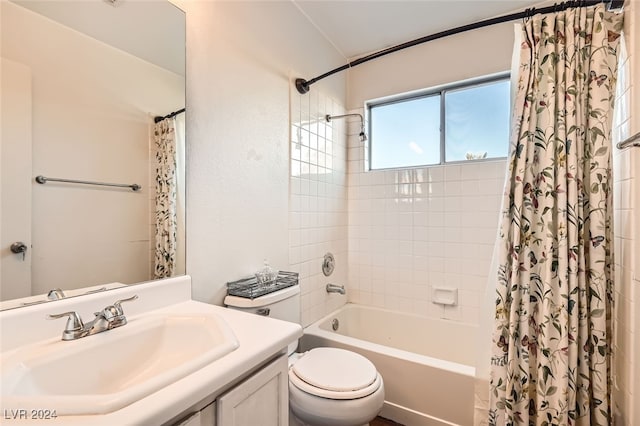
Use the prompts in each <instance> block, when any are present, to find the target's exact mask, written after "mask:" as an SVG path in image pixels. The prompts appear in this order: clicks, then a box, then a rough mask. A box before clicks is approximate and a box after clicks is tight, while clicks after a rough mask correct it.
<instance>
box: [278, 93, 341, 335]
mask: <svg viewBox="0 0 640 426" xmlns="http://www.w3.org/2000/svg"><path fill="white" fill-rule="evenodd" d="M291 86H292V87H293V84H292V85H291ZM326 114H331V115H339V114H344V107H343V106H342V105H341V104H340V103H338V102H336V101H335V100H333V99H331V98H330V97H328V96H326V95H325V94H324V93H323V92H322V91H320V90H318V89H317V88H316V87H314V88H313V90H311V91H310V92H309V93H307V94H306V95H299V94H298V93H297V92H296V91H295V90H293V91H292V93H291V138H290V139H291V155H290V159H291V162H290V164H291V169H290V188H289V264H290V268H291V270H292V271H295V272H299V273H300V287H301V293H302V296H301V298H302V300H301V302H302V323H303V325H304V326H307V325H309V324H311V323H312V322H314V321H316V320H318V319H320V318H322V317H323V316H324V315H326V314H328V313H330V312H331V311H333V310H335V309H337V308H338V307H340V306H341V305H343V304H344V303H346V296H341V295H338V294H327V292H326V291H325V286H326V285H327V283H334V284H339V285H346V278H347V186H346V165H347V164H346V137H345V124H344V122H343V121H342V120H333V121H331V122H326V120H325V118H324V117H325V115H326ZM326 252H331V253H333V255H334V256H335V259H336V269H335V271H334V273H333V274H332V275H331V276H330V277H325V276H324V275H323V274H322V269H321V266H322V259H323V256H324V254H325V253H326Z"/></svg>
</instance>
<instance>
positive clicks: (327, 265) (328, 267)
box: [322, 253, 336, 277]
mask: <svg viewBox="0 0 640 426" xmlns="http://www.w3.org/2000/svg"><path fill="white" fill-rule="evenodd" d="M335 267H336V259H335V258H334V257H333V254H331V253H327V254H325V255H324V260H323V261H322V273H323V274H324V276H325V277H328V276H329V275H331V274H333V270H334V269H335Z"/></svg>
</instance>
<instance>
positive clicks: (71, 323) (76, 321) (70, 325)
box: [47, 311, 84, 332]
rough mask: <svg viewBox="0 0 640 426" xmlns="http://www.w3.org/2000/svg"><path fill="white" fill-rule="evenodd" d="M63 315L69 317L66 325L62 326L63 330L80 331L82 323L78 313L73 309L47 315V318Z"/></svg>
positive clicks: (61, 316) (56, 317)
mask: <svg viewBox="0 0 640 426" xmlns="http://www.w3.org/2000/svg"><path fill="white" fill-rule="evenodd" d="M63 317H69V318H68V319H67V325H66V326H65V328H64V331H65V332H66V331H80V330H82V329H83V328H84V324H83V322H82V319H81V318H80V315H78V313H77V312H75V311H70V312H65V313H62V314H51V315H47V318H48V319H58V318H63Z"/></svg>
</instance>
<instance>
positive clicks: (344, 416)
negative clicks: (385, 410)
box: [289, 348, 384, 426]
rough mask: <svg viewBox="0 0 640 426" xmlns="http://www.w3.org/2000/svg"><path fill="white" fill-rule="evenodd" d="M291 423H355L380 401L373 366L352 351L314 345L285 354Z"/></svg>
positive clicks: (327, 425) (373, 413) (374, 412)
mask: <svg viewBox="0 0 640 426" xmlns="http://www.w3.org/2000/svg"><path fill="white" fill-rule="evenodd" d="M289 364H290V366H289V424H290V425H291V426H299V425H313V426H359V425H363V424H367V423H368V422H369V421H370V420H372V419H373V418H375V417H376V415H377V414H378V412H380V409H381V408H382V405H383V404H384V383H383V381H382V377H381V376H380V374H379V373H378V371H377V370H376V368H375V366H374V365H373V364H372V363H371V361H369V360H368V359H366V358H365V357H363V356H362V355H359V354H356V353H355V352H351V351H347V350H344V349H337V348H315V349H312V350H310V351H309V352H306V353H304V354H293V355H292V356H290V357H289Z"/></svg>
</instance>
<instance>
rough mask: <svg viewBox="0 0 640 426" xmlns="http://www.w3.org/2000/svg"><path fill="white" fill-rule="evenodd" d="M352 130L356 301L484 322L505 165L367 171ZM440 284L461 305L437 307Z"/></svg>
mask: <svg viewBox="0 0 640 426" xmlns="http://www.w3.org/2000/svg"><path fill="white" fill-rule="evenodd" d="M353 112H357V113H361V114H362V113H363V111H362V110H356V111H353ZM349 125H350V127H349V129H348V135H349V136H348V141H349V145H348V163H349V165H348V171H349V179H348V181H349V209H348V210H349V277H348V280H347V281H348V283H349V291H348V294H349V301H352V302H356V303H363V304H367V305H374V306H380V307H385V308H389V309H394V310H402V311H406V312H413V313H416V314H419V315H424V316H428V317H437V318H446V319H451V320H457V321H463V322H468V323H478V314H479V309H480V301H481V300H484V292H485V288H486V281H487V276H488V273H489V269H490V264H491V256H492V254H493V247H494V243H495V237H496V232H497V227H498V219H499V209H500V202H501V194H502V190H503V182H504V174H505V167H506V161H505V160H495V161H483V162H473V163H468V164H450V165H444V166H433V167H425V168H411V169H400V170H379V171H365V170H366V169H367V168H368V164H367V159H366V157H367V155H366V153H367V150H368V146H367V144H368V142H366V143H362V142H360V141H359V139H358V137H357V135H358V133H359V125H360V123H359V120H358V119H355V120H352V121H351V122H350V123H349ZM434 286H445V287H455V288H457V289H458V305H457V306H452V307H448V306H447V307H443V306H442V305H436V304H434V303H432V302H431V294H432V288H433V287H434Z"/></svg>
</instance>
